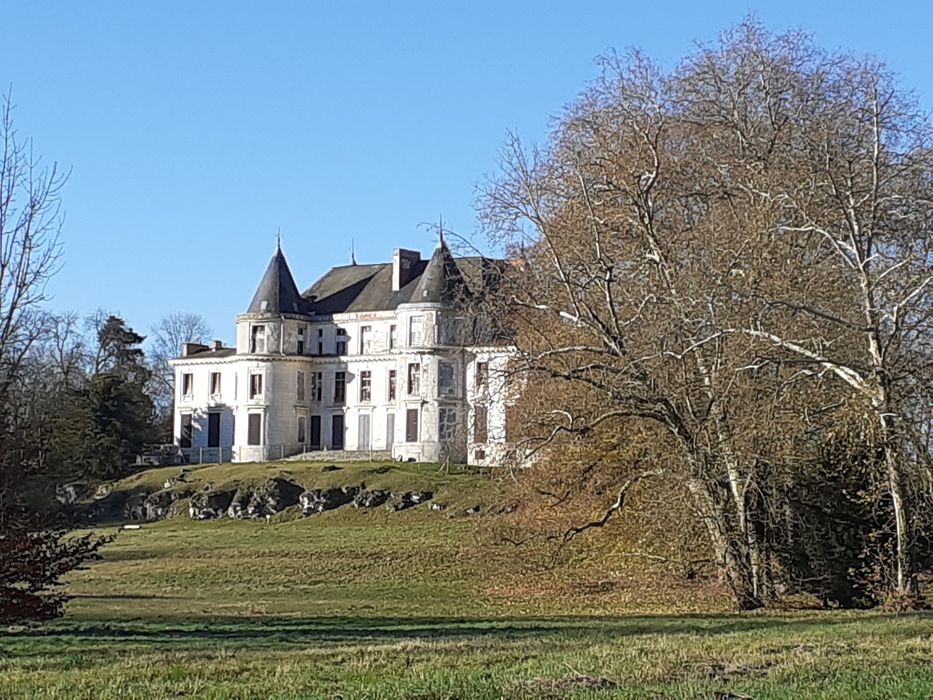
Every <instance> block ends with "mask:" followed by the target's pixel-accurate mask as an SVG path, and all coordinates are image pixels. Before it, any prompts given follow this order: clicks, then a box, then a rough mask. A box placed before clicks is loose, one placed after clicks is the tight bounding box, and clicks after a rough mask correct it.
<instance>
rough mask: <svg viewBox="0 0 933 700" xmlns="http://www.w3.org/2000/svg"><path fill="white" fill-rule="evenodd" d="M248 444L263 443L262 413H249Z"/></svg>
mask: <svg viewBox="0 0 933 700" xmlns="http://www.w3.org/2000/svg"><path fill="white" fill-rule="evenodd" d="M246 444H247V445H261V444H262V414H261V413H250V414H249V424H248V430H247V436H246Z"/></svg>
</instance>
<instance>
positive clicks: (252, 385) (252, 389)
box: [249, 373, 262, 399]
mask: <svg viewBox="0 0 933 700" xmlns="http://www.w3.org/2000/svg"><path fill="white" fill-rule="evenodd" d="M249 397H250V398H251V399H258V398H262V375H261V374H259V373H254V374H251V375H249Z"/></svg>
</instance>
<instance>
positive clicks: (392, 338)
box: [389, 323, 398, 350]
mask: <svg viewBox="0 0 933 700" xmlns="http://www.w3.org/2000/svg"><path fill="white" fill-rule="evenodd" d="M397 347H398V326H396V325H395V324H394V323H393V324H391V325H390V326H389V350H395V348H397Z"/></svg>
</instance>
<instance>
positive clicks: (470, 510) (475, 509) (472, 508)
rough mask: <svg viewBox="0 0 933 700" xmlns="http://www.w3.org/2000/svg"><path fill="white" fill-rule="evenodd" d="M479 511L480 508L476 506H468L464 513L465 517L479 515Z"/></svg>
mask: <svg viewBox="0 0 933 700" xmlns="http://www.w3.org/2000/svg"><path fill="white" fill-rule="evenodd" d="M479 511H480V507H479V506H478V505H476V506H470V507H469V508H467V509H466V511H465V512H466V514H467V515H476V514H477V513H479Z"/></svg>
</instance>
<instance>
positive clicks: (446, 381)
mask: <svg viewBox="0 0 933 700" xmlns="http://www.w3.org/2000/svg"><path fill="white" fill-rule="evenodd" d="M456 390H457V387H456V384H455V383H454V366H453V365H452V364H451V363H449V362H443V361H441V362H438V363H437V391H438V394H440V395H441V396H450V395H451V394H454V393H456Z"/></svg>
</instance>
